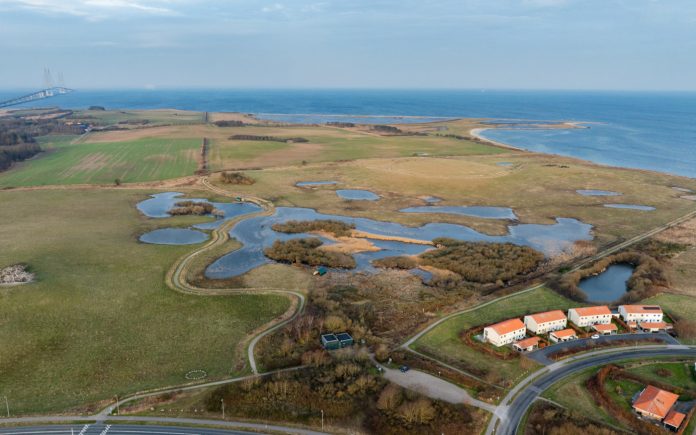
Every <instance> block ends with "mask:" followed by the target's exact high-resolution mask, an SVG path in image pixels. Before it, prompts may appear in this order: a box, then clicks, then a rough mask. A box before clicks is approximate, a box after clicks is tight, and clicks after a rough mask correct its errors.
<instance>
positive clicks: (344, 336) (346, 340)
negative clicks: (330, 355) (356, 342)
mask: <svg viewBox="0 0 696 435" xmlns="http://www.w3.org/2000/svg"><path fill="white" fill-rule="evenodd" d="M336 338H337V339H338V343H339V347H347V346H352V345H353V337H351V335H350V334H349V333H347V332H341V333H340V334H336Z"/></svg>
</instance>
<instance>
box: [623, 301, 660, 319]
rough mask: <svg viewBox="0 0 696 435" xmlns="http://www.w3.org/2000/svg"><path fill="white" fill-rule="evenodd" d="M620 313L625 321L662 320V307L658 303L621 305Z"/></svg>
mask: <svg viewBox="0 0 696 435" xmlns="http://www.w3.org/2000/svg"><path fill="white" fill-rule="evenodd" d="M619 315H621V318H622V319H623V320H624V322H626V323H629V322H636V323H640V322H648V323H658V322H662V308H660V307H659V306H658V305H619Z"/></svg>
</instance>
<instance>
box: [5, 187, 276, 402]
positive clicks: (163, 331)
mask: <svg viewBox="0 0 696 435" xmlns="http://www.w3.org/2000/svg"><path fill="white" fill-rule="evenodd" d="M148 193H152V192H134V191H117V190H79V191H71V190H60V191H31V192H12V191H6V192H0V204H3V206H2V207H0V221H1V222H3V224H2V225H1V226H0V240H2V249H0V267H3V266H6V265H10V264H15V263H28V264H29V265H30V266H31V267H32V269H33V270H34V271H35V272H36V274H37V276H38V282H36V283H32V284H27V285H22V286H15V287H4V288H0V349H1V351H0V373H2V376H0V392H2V395H7V397H8V399H9V402H10V404H11V407H12V412H13V414H15V415H20V414H27V413H38V412H48V411H54V412H55V411H64V410H67V409H71V408H74V407H78V406H82V405H85V404H93V403H95V402H99V401H103V400H110V399H111V398H112V397H113V396H114V395H115V394H119V395H120V396H124V395H126V394H128V393H133V392H136V391H139V390H143V389H148V388H155V387H163V386H166V385H177V384H182V383H185V382H187V381H186V379H185V378H184V375H185V373H186V372H187V371H189V370H192V369H201V370H205V371H206V372H208V374H209V377H208V378H209V379H213V378H219V377H223V376H225V375H229V374H230V373H231V371H232V369H233V367H234V366H235V365H236V363H237V361H238V360H239V358H240V357H242V355H239V354H238V353H237V351H236V349H235V347H236V346H237V344H238V343H239V341H240V340H241V339H242V338H243V337H244V336H245V334H247V333H248V332H249V331H251V330H253V329H255V328H257V327H259V326H260V325H262V324H264V323H266V322H268V321H269V320H271V319H273V318H274V317H276V316H278V315H279V314H281V313H282V312H284V311H285V310H286V309H287V308H288V307H289V301H288V300H287V299H285V298H282V297H275V296H252V295H244V296H229V297H201V296H188V295H182V294H179V293H176V292H174V291H172V290H170V289H168V288H166V286H165V284H164V276H165V273H166V271H167V270H168V269H169V267H170V266H171V264H172V263H173V262H174V260H175V259H176V258H177V257H179V256H181V255H183V254H184V253H185V252H188V251H190V250H191V249H193V247H175V246H157V245H146V244H142V243H139V242H138V241H137V236H138V235H139V234H140V233H141V232H143V231H145V230H148V229H151V228H152V227H153V226H155V225H166V224H167V223H166V221H170V222H171V221H172V220H176V218H169V219H164V220H162V222H160V221H158V220H152V219H150V220H148V219H146V218H144V217H143V216H141V215H140V214H139V213H138V212H137V210H136V209H135V204H136V202H138V201H139V200H141V199H144V198H145V197H146V196H147V194H148ZM197 195H199V196H200V195H201V193H200V192H198V193H197ZM6 205H7V206H6ZM185 219H188V220H189V221H191V218H190V217H186V218H185ZM197 219H200V218H197Z"/></svg>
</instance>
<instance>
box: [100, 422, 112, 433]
mask: <svg viewBox="0 0 696 435" xmlns="http://www.w3.org/2000/svg"><path fill="white" fill-rule="evenodd" d="M109 429H111V425H110V424H107V425H106V427H105V428H104V430H103V431H101V434H99V435H106V433H107V432H108V431H109Z"/></svg>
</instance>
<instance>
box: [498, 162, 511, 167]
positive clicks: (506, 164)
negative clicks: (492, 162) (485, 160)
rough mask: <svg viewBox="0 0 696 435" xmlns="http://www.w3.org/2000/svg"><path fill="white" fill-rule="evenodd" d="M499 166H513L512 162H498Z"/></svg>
mask: <svg viewBox="0 0 696 435" xmlns="http://www.w3.org/2000/svg"><path fill="white" fill-rule="evenodd" d="M496 165H498V166H512V162H498V163H496Z"/></svg>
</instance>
